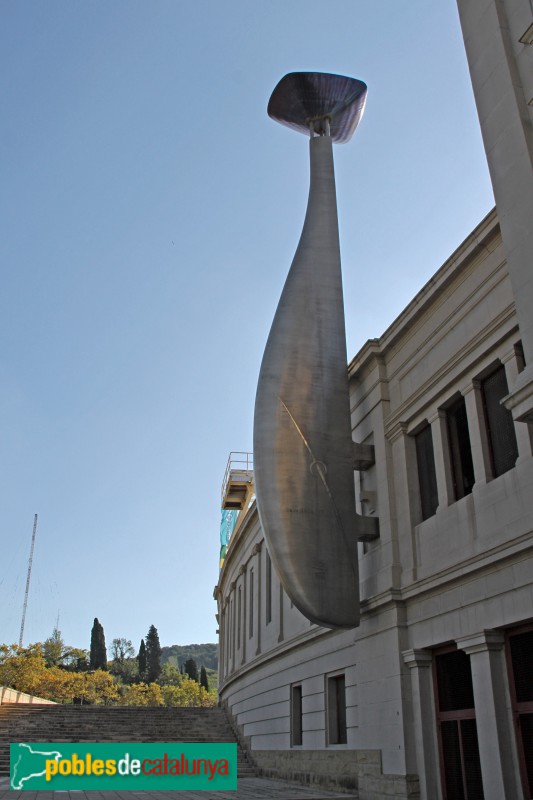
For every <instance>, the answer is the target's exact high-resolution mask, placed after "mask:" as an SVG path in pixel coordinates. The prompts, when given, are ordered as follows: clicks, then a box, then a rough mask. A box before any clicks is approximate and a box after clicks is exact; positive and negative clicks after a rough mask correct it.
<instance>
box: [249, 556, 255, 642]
mask: <svg viewBox="0 0 533 800" xmlns="http://www.w3.org/2000/svg"><path fill="white" fill-rule="evenodd" d="M249 605H250V611H249V614H250V619H249V624H248V636H249V637H250V638H252V636H253V635H254V571H253V569H251V570H250V603H249Z"/></svg>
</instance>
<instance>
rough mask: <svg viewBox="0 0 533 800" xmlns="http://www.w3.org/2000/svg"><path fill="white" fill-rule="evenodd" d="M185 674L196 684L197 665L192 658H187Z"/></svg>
mask: <svg viewBox="0 0 533 800" xmlns="http://www.w3.org/2000/svg"><path fill="white" fill-rule="evenodd" d="M185 672H186V674H187V675H188V676H189V678H190V679H191V680H192V681H196V683H198V664H197V663H196V661H195V660H194V658H188V659H187V661H186V662H185Z"/></svg>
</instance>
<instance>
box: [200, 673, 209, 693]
mask: <svg viewBox="0 0 533 800" xmlns="http://www.w3.org/2000/svg"><path fill="white" fill-rule="evenodd" d="M200 686H203V687H204V689H205V690H206V692H208V691H209V681H208V680H207V672H206V671H205V667H202V668H201V670H200Z"/></svg>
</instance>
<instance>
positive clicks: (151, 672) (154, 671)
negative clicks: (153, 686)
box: [146, 625, 161, 683]
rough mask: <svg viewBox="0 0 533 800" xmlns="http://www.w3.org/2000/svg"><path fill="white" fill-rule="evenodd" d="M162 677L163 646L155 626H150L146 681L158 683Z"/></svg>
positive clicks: (147, 645) (147, 639)
mask: <svg viewBox="0 0 533 800" xmlns="http://www.w3.org/2000/svg"><path fill="white" fill-rule="evenodd" d="M160 675H161V645H160V644H159V634H158V632H157V628H156V627H155V625H150V628H149V630H148V633H147V634H146V680H147V681H148V682H149V683H152V682H153V681H156V680H157V679H158V678H159V676H160Z"/></svg>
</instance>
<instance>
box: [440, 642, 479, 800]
mask: <svg viewBox="0 0 533 800" xmlns="http://www.w3.org/2000/svg"><path fill="white" fill-rule="evenodd" d="M434 683H435V694H436V706H437V726H438V738H439V751H440V762H441V778H442V783H443V794H444V796H445V797H449V798H452V797H453V798H458V800H483V784H482V781H481V763H480V760H479V748H478V740H477V726H476V712H475V710H474V690H473V686H472V671H471V667H470V656H468V655H467V654H466V653H465V652H463V651H462V650H448V651H446V652H441V653H437V654H436V655H435V659H434Z"/></svg>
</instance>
